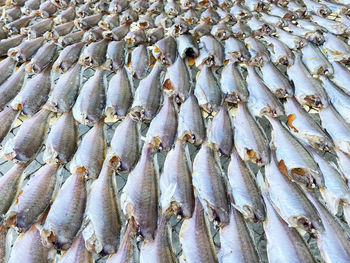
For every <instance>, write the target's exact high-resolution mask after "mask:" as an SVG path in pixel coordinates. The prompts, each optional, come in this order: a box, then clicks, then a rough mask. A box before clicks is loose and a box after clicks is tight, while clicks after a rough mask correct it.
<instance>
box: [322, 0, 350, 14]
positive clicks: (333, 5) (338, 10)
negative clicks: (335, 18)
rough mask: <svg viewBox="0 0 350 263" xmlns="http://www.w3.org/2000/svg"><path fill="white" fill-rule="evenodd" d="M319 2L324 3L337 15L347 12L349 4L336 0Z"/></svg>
mask: <svg viewBox="0 0 350 263" xmlns="http://www.w3.org/2000/svg"><path fill="white" fill-rule="evenodd" d="M321 3H322V4H324V5H326V6H327V7H328V8H329V9H330V10H331V11H332V12H333V13H335V14H337V15H342V14H349V11H350V10H349V6H346V5H345V4H341V3H339V1H338V3H337V2H331V1H325V0H321Z"/></svg>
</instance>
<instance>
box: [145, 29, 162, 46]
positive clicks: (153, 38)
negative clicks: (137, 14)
mask: <svg viewBox="0 0 350 263" xmlns="http://www.w3.org/2000/svg"><path fill="white" fill-rule="evenodd" d="M146 35H147V41H148V42H149V43H150V44H154V43H156V42H158V41H159V40H161V39H162V38H163V37H164V29H163V28H162V27H161V26H159V27H157V28H152V29H150V30H148V32H147V33H146Z"/></svg>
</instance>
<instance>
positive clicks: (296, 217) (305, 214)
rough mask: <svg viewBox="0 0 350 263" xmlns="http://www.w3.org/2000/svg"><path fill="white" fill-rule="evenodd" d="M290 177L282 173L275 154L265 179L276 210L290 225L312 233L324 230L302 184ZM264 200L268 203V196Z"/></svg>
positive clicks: (267, 167)
mask: <svg viewBox="0 0 350 263" xmlns="http://www.w3.org/2000/svg"><path fill="white" fill-rule="evenodd" d="M272 154H273V155H274V153H272ZM288 177H289V174H283V173H282V171H281V170H280V165H279V164H278V163H277V160H276V158H275V156H272V157H271V162H270V163H269V164H268V165H266V167H265V180H266V187H267V188H268V192H269V198H270V200H271V201H270V202H272V204H273V206H274V207H275V209H276V212H278V214H279V215H280V216H281V218H282V219H283V220H284V221H285V222H286V223H287V224H288V225H289V226H290V227H294V228H299V229H303V230H305V231H308V232H310V233H314V232H315V231H323V230H324V228H323V225H322V221H321V219H320V217H319V214H318V213H317V210H316V208H315V207H314V206H313V205H312V203H310V201H309V200H308V199H307V197H306V196H305V194H304V192H303V191H302V189H301V188H300V186H299V185H297V184H296V183H295V182H293V181H291V180H290V179H289V178H288ZM262 191H263V190H262ZM264 200H265V204H266V198H264ZM266 205H267V204H266ZM267 213H268V211H267Z"/></svg>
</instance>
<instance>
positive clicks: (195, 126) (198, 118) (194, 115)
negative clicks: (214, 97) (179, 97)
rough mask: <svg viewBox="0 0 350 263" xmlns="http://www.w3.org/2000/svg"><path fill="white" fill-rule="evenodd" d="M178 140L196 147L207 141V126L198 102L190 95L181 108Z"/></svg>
mask: <svg viewBox="0 0 350 263" xmlns="http://www.w3.org/2000/svg"><path fill="white" fill-rule="evenodd" d="M178 122H179V125H178V129H177V134H178V138H179V139H181V140H185V141H188V142H190V143H192V144H194V145H200V144H202V142H203V141H204V140H205V136H206V135H205V125H204V121H203V117H202V113H201V110H200V107H199V105H198V101H197V99H196V97H195V96H194V95H190V96H189V97H188V98H187V99H186V100H185V102H184V103H183V104H182V105H181V107H180V112H179V118H178Z"/></svg>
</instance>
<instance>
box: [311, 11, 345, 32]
mask: <svg viewBox="0 0 350 263" xmlns="http://www.w3.org/2000/svg"><path fill="white" fill-rule="evenodd" d="M310 20H311V21H312V22H314V23H316V24H318V25H319V26H323V27H325V28H326V29H327V30H328V31H329V32H331V33H332V34H334V35H349V34H350V29H349V28H348V27H347V26H346V25H344V24H342V23H340V22H338V21H335V20H330V19H327V18H324V17H320V16H317V15H311V16H310Z"/></svg>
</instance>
